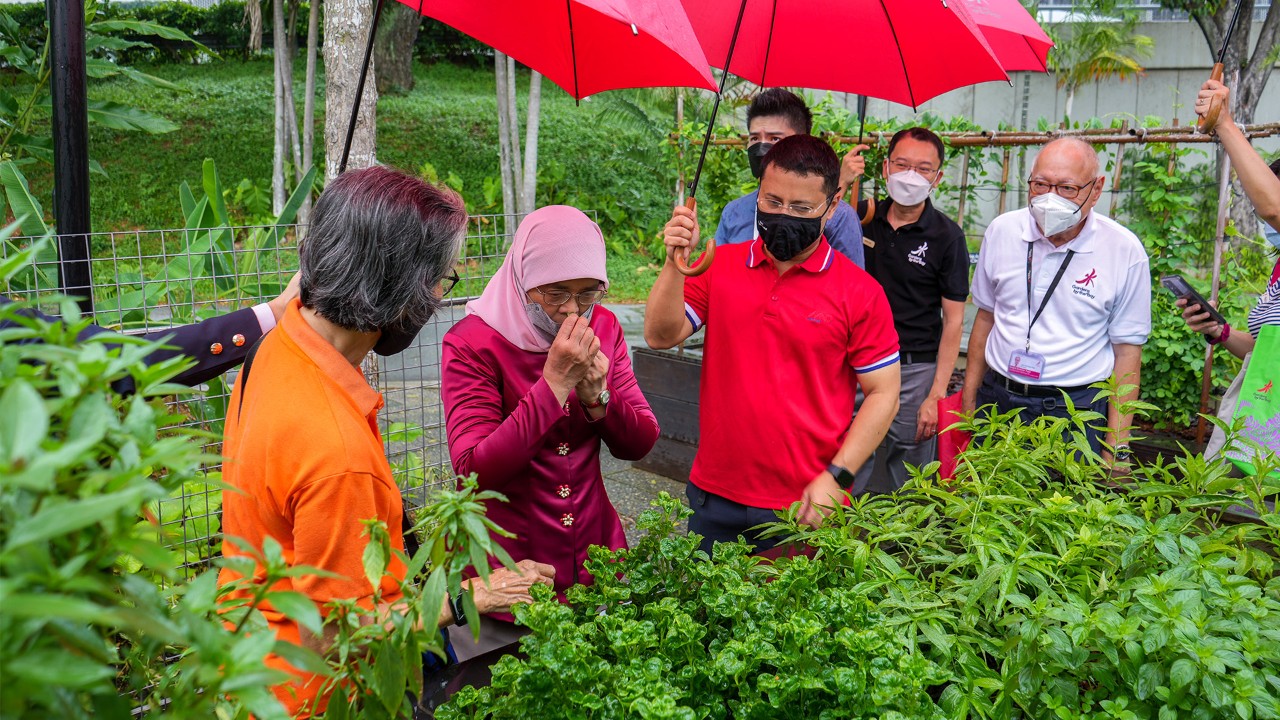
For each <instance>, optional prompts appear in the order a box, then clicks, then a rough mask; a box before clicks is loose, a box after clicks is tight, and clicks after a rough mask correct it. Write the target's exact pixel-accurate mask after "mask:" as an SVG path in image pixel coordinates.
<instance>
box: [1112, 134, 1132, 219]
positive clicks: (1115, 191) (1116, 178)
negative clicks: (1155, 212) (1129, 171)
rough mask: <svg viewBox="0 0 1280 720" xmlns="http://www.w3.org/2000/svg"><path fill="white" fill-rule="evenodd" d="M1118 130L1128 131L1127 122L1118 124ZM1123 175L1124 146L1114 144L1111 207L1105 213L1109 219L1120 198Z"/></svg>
mask: <svg viewBox="0 0 1280 720" xmlns="http://www.w3.org/2000/svg"><path fill="white" fill-rule="evenodd" d="M1120 129H1121V130H1128V129H1129V121H1128V120H1125V121H1124V122H1122V123H1120ZM1123 173H1124V145H1123V144H1121V143H1116V162H1115V173H1114V174H1113V175H1112V177H1111V207H1110V209H1108V211H1107V212H1108V214H1110V215H1111V217H1115V215H1116V203H1117V202H1118V198H1119V197H1120V176H1121V175H1122V174H1123Z"/></svg>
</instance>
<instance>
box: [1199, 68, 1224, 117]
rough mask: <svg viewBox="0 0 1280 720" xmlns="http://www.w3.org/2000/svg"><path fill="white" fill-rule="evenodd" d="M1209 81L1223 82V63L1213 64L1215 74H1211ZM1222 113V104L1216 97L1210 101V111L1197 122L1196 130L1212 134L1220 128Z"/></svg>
mask: <svg viewBox="0 0 1280 720" xmlns="http://www.w3.org/2000/svg"><path fill="white" fill-rule="evenodd" d="M1209 79H1210V80H1216V81H1218V82H1222V63H1214V64H1213V72H1212V73H1210V74H1209ZM1221 113H1222V102H1221V101H1220V100H1218V98H1216V97H1215V98H1213V99H1211V100H1209V109H1208V110H1205V111H1204V114H1203V115H1201V116H1200V119H1199V120H1197V121H1196V130H1199V131H1200V132H1212V131H1213V129H1214V128H1216V127H1217V126H1218V115H1220V114H1221Z"/></svg>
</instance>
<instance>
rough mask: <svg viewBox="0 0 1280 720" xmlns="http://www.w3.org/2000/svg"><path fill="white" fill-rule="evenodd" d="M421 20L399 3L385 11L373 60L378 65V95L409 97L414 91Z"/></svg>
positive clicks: (379, 26)
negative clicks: (414, 52)
mask: <svg viewBox="0 0 1280 720" xmlns="http://www.w3.org/2000/svg"><path fill="white" fill-rule="evenodd" d="M421 27H422V16H421V15H419V14H418V12H417V11H416V10H414V9H413V8H411V7H409V6H407V5H403V4H401V3H398V2H393V3H388V4H387V5H386V6H385V7H383V8H382V20H380V21H379V22H378V39H377V40H375V41H374V44H373V57H374V59H375V61H376V62H377V63H378V94H379V95H385V94H387V93H407V92H409V91H410V90H412V89H413V82H414V81H413V46H414V43H416V42H417V41H418V29H419V28H421Z"/></svg>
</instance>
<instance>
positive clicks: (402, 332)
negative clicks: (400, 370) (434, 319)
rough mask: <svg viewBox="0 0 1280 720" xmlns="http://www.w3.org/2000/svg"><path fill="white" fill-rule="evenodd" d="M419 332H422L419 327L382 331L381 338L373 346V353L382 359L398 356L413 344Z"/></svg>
mask: <svg viewBox="0 0 1280 720" xmlns="http://www.w3.org/2000/svg"><path fill="white" fill-rule="evenodd" d="M420 332H422V326H421V325H418V326H417V327H407V328H406V327H397V328H389V329H386V330H383V331H382V337H380V338H378V342H377V343H376V344H375V345H374V346H373V351H374V352H376V353H378V354H379V355H381V356H383V357H390V356H392V355H399V354H400V353H402V352H404V351H405V350H407V349H408V348H409V346H410V345H412V344H413V341H414V340H415V339H416V338H417V337H418V333H420Z"/></svg>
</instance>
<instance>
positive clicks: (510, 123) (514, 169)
mask: <svg viewBox="0 0 1280 720" xmlns="http://www.w3.org/2000/svg"><path fill="white" fill-rule="evenodd" d="M519 77H520V76H519V74H518V73H517V72H516V61H515V59H514V58H512V57H511V56H510V55H508V56H507V112H508V113H509V115H508V116H507V133H508V137H509V138H510V140H509V142H510V143H511V173H512V177H513V178H515V185H514V187H515V193H516V205H517V209H516V212H519V204H520V196H521V194H522V192H521V190H520V186H521V183H523V182H524V171H523V170H521V168H520V106H519V105H517V104H516V80H517V79H519Z"/></svg>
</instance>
